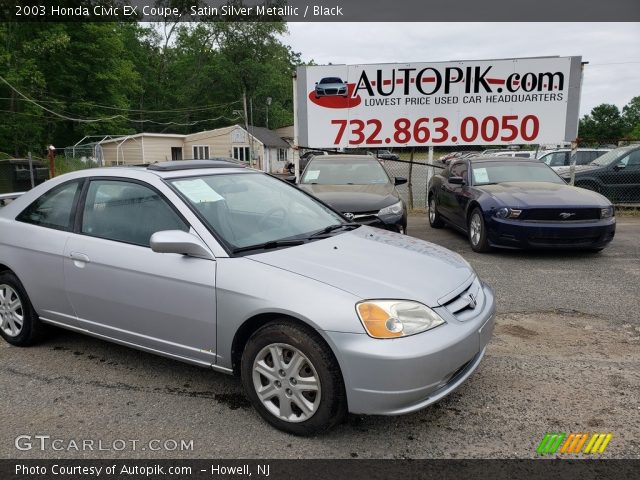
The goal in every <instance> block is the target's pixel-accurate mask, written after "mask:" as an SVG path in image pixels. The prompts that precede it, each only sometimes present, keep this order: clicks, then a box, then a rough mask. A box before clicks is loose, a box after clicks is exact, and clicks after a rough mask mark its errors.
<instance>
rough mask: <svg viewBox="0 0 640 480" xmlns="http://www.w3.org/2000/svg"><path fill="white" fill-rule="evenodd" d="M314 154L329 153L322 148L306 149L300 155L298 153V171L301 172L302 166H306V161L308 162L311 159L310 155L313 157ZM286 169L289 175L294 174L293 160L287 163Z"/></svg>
mask: <svg viewBox="0 0 640 480" xmlns="http://www.w3.org/2000/svg"><path fill="white" fill-rule="evenodd" d="M316 155H329V153H327V152H325V151H324V150H308V151H306V152H305V153H303V154H302V155H300V162H299V168H300V173H302V171H303V170H304V168H305V167H306V166H307V163H309V160H310V159H311V157H314V156H316ZM287 170H288V171H289V173H290V174H291V175H295V173H296V165H295V163H293V162H290V163H288V164H287Z"/></svg>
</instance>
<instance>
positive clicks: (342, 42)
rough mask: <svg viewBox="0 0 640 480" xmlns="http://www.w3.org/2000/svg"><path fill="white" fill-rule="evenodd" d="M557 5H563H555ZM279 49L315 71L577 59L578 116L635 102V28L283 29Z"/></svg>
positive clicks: (639, 51)
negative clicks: (581, 65) (286, 48)
mask: <svg viewBox="0 0 640 480" xmlns="http://www.w3.org/2000/svg"><path fill="white" fill-rule="evenodd" d="M560 1H562V0H560ZM288 26H289V34H288V35H286V36H284V37H283V41H284V42H285V43H287V44H289V45H290V46H291V47H292V48H293V50H294V51H296V52H300V53H302V59H303V60H304V61H309V60H314V61H315V62H316V63H317V64H319V65H322V64H327V63H329V62H331V63H334V64H336V63H345V64H362V63H388V62H401V63H406V62H436V61H448V60H483V59H491V58H506V57H535V56H547V55H560V56H569V55H582V60H583V61H586V62H589V65H587V66H586V68H585V73H584V83H583V86H582V98H581V106H580V111H581V116H582V115H584V114H586V113H589V112H590V111H591V109H592V108H593V107H594V106H596V105H599V104H601V103H613V104H615V105H617V106H618V107H619V108H620V109H622V107H623V106H624V105H626V104H627V103H628V102H629V100H631V98H632V97H634V96H639V95H640V23H561V22H558V23H289V24H288Z"/></svg>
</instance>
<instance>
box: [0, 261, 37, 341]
mask: <svg viewBox="0 0 640 480" xmlns="http://www.w3.org/2000/svg"><path fill="white" fill-rule="evenodd" d="M43 330H44V326H43V325H42V323H41V322H40V319H39V318H38V314H37V313H36V311H35V310H34V309H33V306H32V305H31V301H30V300H29V296H28V295H27V292H26V291H25V289H24V287H23V286H22V283H20V280H18V277H16V276H15V275H14V274H13V273H11V272H3V273H0V335H1V336H2V338H4V339H5V340H6V341H7V342H8V343H10V344H11V345H15V346H17V347H28V346H29V345H33V344H34V343H37V342H38V341H39V340H40V339H41V338H42V334H43Z"/></svg>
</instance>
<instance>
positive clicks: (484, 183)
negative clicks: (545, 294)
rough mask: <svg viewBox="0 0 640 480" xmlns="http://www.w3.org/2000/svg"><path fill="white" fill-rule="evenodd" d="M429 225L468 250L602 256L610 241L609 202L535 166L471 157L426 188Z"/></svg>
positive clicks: (538, 164)
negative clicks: (459, 235)
mask: <svg viewBox="0 0 640 480" xmlns="http://www.w3.org/2000/svg"><path fill="white" fill-rule="evenodd" d="M428 192H429V197H428V205H429V224H430V225H431V227H433V228H441V227H442V226H444V224H445V223H446V224H449V225H451V226H453V227H455V228H457V229H459V230H461V231H463V232H465V233H467V235H468V236H469V243H470V244H471V248H472V249H473V250H475V251H476V252H486V251H488V250H490V248H491V247H503V248H550V247H551V248H582V249H586V250H591V251H600V250H602V249H603V248H604V247H605V246H606V245H607V244H608V243H609V242H610V241H611V240H612V239H613V236H614V235H615V230H616V220H615V216H614V208H613V206H612V205H611V202H610V201H609V200H607V199H606V198H605V197H604V196H602V195H600V194H598V193H596V192H592V191H589V190H586V189H583V188H578V187H572V186H570V185H567V184H566V183H565V182H564V180H562V178H560V177H559V176H558V175H557V174H556V173H555V172H554V171H553V170H552V169H551V168H549V167H548V166H547V165H545V164H544V163H542V162H540V161H538V160H526V159H518V160H514V159H511V158H504V157H502V158H498V157H475V158H466V159H461V160H457V161H455V162H452V163H451V164H450V165H448V166H447V167H446V168H445V169H444V170H443V171H441V172H440V173H438V174H436V175H434V177H433V178H432V179H431V181H430V183H429V189H428Z"/></svg>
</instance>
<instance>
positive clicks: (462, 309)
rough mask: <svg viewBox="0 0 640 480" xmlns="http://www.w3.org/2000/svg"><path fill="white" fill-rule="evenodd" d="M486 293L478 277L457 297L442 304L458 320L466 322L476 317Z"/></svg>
mask: <svg viewBox="0 0 640 480" xmlns="http://www.w3.org/2000/svg"><path fill="white" fill-rule="evenodd" d="M483 304H484V293H483V292H482V286H481V285H480V280H479V279H478V277H476V278H475V279H474V280H473V282H471V284H470V285H469V286H468V287H467V288H465V289H464V290H463V291H462V292H460V293H459V294H457V295H456V296H455V297H453V298H451V299H448V300H447V301H446V302H445V303H444V304H442V306H443V307H444V308H446V309H447V310H448V311H449V312H450V313H451V314H453V315H454V316H455V317H456V318H457V319H458V320H460V321H462V322H464V321H466V320H470V319H471V318H473V317H475V316H476V315H477V313H478V312H480V311H481V310H482V305H483Z"/></svg>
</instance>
